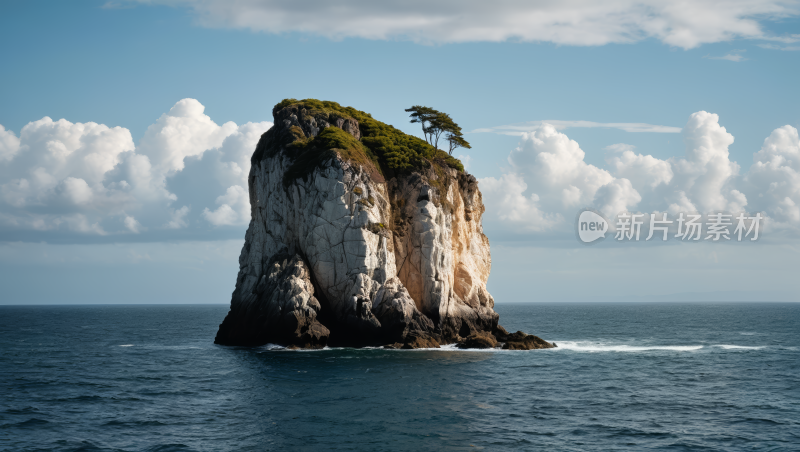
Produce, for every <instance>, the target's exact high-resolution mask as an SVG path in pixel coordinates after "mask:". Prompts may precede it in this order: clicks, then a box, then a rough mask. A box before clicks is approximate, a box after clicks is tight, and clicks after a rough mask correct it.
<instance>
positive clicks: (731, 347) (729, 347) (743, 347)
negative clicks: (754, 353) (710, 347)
mask: <svg viewBox="0 0 800 452" xmlns="http://www.w3.org/2000/svg"><path fill="white" fill-rule="evenodd" d="M714 347H720V348H724V349H725V350H761V349H762V348H766V347H764V346H760V347H750V346H746V345H725V344H722V345H715V346H714Z"/></svg>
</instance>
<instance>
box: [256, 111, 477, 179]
mask: <svg viewBox="0 0 800 452" xmlns="http://www.w3.org/2000/svg"><path fill="white" fill-rule="evenodd" d="M284 109H288V110H287V111H290V112H291V114H294V115H295V116H296V117H297V118H298V120H299V121H304V120H306V118H315V119H314V121H315V122H317V123H319V122H322V123H323V124H324V123H327V124H329V125H333V124H341V123H342V122H343V121H347V120H349V119H354V120H356V121H358V132H360V135H361V140H360V141H359V140H357V139H356V138H354V137H353V135H351V134H350V133H347V132H346V131H344V130H342V129H340V128H339V127H332V126H331V127H325V128H323V129H322V130H321V131H320V132H319V133H318V134H317V136H315V137H312V138H306V134H305V133H304V132H303V129H302V128H301V127H298V126H297V125H292V126H289V127H279V126H278V118H279V117H280V116H281V115H282V111H283V110H284ZM284 113H285V112H284ZM272 114H273V116H274V117H275V119H276V126H275V127H273V128H271V129H270V130H269V131H267V133H266V134H264V136H263V137H262V139H261V141H259V144H258V146H257V148H256V152H255V153H254V154H253V158H252V162H253V163H257V162H258V161H260V160H262V159H265V158H271V157H273V156H274V155H275V154H276V153H277V152H278V151H279V150H280V149H281V148H285V149H287V151H290V152H291V154H292V155H293V157H294V159H295V161H294V163H293V164H292V167H291V168H290V169H289V171H288V172H287V174H286V175H285V177H284V184H286V185H288V184H290V183H291V181H293V180H295V179H297V178H298V177H304V176H306V175H307V174H309V173H310V172H311V171H312V170H313V169H314V168H316V167H318V166H321V165H322V164H324V163H325V162H326V161H327V160H329V159H331V158H332V157H334V152H336V153H338V154H339V155H340V156H341V157H342V158H343V159H345V160H348V161H351V162H355V163H357V164H361V165H366V166H367V167H368V169H373V170H374V172H375V173H377V174H379V175H380V176H381V177H379V179H383V177H384V176H386V177H393V176H394V175H399V174H402V173H407V172H413V171H415V170H420V169H425V168H430V167H431V166H434V167H437V166H441V167H444V166H448V167H451V168H455V169H456V170H458V171H461V172H463V171H464V166H463V165H462V164H461V162H460V161H459V160H458V159H456V158H454V157H453V156H451V155H449V154H448V153H447V152H444V151H442V150H439V149H436V148H434V147H433V146H431V145H430V144H428V143H427V142H426V141H425V140H422V139H421V138H418V137H415V136H413V135H408V134H406V133H403V132H402V131H400V130H398V129H396V128H394V127H392V126H390V125H388V124H385V123H383V122H381V121H378V120H376V119H374V118H373V117H372V115H370V114H369V113H365V112H363V111H360V110H356V109H355V108H352V107H343V106H341V105H339V104H338V103H336V102H331V101H320V100H317V99H304V100H297V99H284V100H282V101H281V102H279V103H278V104H276V105H275V107H273V109H272ZM304 127H305V126H304ZM371 172H372V171H371Z"/></svg>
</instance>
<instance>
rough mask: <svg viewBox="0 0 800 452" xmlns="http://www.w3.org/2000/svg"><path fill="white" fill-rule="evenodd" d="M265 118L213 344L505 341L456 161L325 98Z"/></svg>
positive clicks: (467, 178)
mask: <svg viewBox="0 0 800 452" xmlns="http://www.w3.org/2000/svg"><path fill="white" fill-rule="evenodd" d="M273 115H274V119H275V123H274V126H273V127H272V128H271V129H270V130H269V131H268V132H266V133H265V134H264V135H263V136H262V137H261V140H260V142H259V144H258V146H257V147H256V150H255V153H254V154H253V158H252V166H251V169H250V175H249V181H248V182H249V189H250V205H251V214H252V219H251V222H250V226H249V227H248V229H247V233H246V235H245V244H244V247H243V248H242V252H241V255H240V257H239V275H238V277H237V280H236V289H235V290H234V292H233V296H232V300H231V309H230V312H229V313H228V315H227V317H226V318H225V320H224V321H223V323H222V324H221V325H220V329H219V332H218V333H217V337H216V341H215V342H217V343H219V344H227V345H261V344H265V343H277V344H284V345H293V346H298V347H312V348H314V347H317V348H318V347H322V346H325V345H326V344H327V345H353V346H364V345H386V344H391V345H390V346H393V347H400V346H404V347H406V348H417V347H436V346H438V345H439V344H442V343H452V342H464V341H465V340H466V339H467V338H468V337H472V338H473V339H474V340H473V342H471V343H476V342H475V340H477V339H476V338H478V337H479V336H480V335H481V334H490V335H492V336H493V337H494V338H495V339H497V338H498V337H500V338H503V337H504V335H506V336H507V335H508V333H507V332H505V330H503V329H502V327H498V323H497V322H498V315H497V313H495V312H494V309H493V307H494V300H493V299H492V296H491V295H490V294H489V292H488V291H487V290H486V280H487V279H488V277H489V271H490V269H491V257H490V253H489V241H488V239H487V238H486V236H485V235H484V234H483V230H482V227H481V215H482V214H483V212H484V206H483V203H482V200H481V193H480V190H478V183H477V181H476V179H475V178H474V177H473V176H471V175H469V174H467V173H466V172H465V171H463V167H461V165H460V163H459V162H458V161H457V160H455V159H453V158H452V157H449V156H448V155H447V153H444V152H442V151H438V150H436V149H434V148H432V147H431V146H429V145H428V144H427V143H425V142H424V141H422V140H420V139H418V138H416V137H411V136H408V135H405V134H403V133H402V132H400V131H398V130H397V129H394V128H392V127H391V126H387V125H385V124H383V123H380V122H378V121H376V120H374V119H372V117H371V116H369V115H368V114H366V113H363V112H360V111H358V110H354V109H352V108H349V107H348V108H344V107H340V106H339V105H338V104H335V103H333V102H320V101H315V100H304V101H295V100H293V99H291V100H286V101H284V102H282V103H280V104H278V105H277V106H276V107H275V109H274V110H273ZM519 334H522V335H523V336H525V335H524V333H519ZM530 337H533V336H530ZM478 339H479V338H478ZM536 339H538V338H536ZM540 341H541V340H540ZM478 342H480V340H478ZM521 343H522V342H521ZM531 344H533V342H531ZM543 344H548V343H546V342H544V341H541V343H540V344H539V345H540V346H531V347H523V348H542V347H544V345H543ZM548 346H549V344H548Z"/></svg>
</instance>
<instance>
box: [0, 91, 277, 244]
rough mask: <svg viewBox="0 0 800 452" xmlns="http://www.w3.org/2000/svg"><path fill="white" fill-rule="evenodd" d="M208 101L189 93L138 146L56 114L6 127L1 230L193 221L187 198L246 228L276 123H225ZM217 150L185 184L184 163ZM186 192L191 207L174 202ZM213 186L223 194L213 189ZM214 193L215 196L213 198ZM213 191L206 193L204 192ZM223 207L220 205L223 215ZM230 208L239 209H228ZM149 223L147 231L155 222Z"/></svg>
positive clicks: (122, 134)
mask: <svg viewBox="0 0 800 452" xmlns="http://www.w3.org/2000/svg"><path fill="white" fill-rule="evenodd" d="M204 109H205V107H203V105H202V104H200V102H198V101H196V100H194V99H183V100H181V101H179V102H177V103H176V104H175V105H174V106H173V107H172V108H171V109H170V110H169V112H168V113H165V114H163V115H162V116H161V117H160V118H159V119H158V120H157V121H156V123H155V124H153V125H151V126H150V127H148V129H147V131H146V132H145V134H144V137H143V138H142V139H141V140H140V142H139V144H138V146H135V145H134V142H133V139H132V137H131V134H130V132H129V131H128V129H125V128H122V127H108V126H106V125H103V124H97V123H93V122H88V123H72V122H69V121H67V120H66V119H60V120H58V121H53V120H52V119H51V118H49V117H45V118H42V119H40V120H38V121H33V122H31V123H28V124H27V125H25V126H24V127H23V128H22V131H21V133H20V136H19V138H16V136H15V135H14V134H13V132H11V131H6V130H5V128H2V126H0V229H2V228H5V229H11V230H23V231H24V230H37V231H48V230H49V231H65V232H68V231H72V232H80V233H84V234H98V235H106V234H118V233H126V232H127V233H130V232H133V233H136V234H139V233H142V232H144V231H157V230H159V229H161V230H168V229H180V228H184V227H187V226H188V225H189V219H188V218H187V216H188V215H189V212H190V209H189V207H188V204H190V203H199V204H200V205H203V204H205V205H213V200H214V199H215V197H218V195H219V193H226V194H225V195H223V196H222V197H219V198H220V199H223V201H221V202H218V203H217V204H218V205H220V204H221V205H220V207H219V208H218V209H217V212H215V214H214V215H211V217H210V218H213V220H214V221H212V223H213V224H215V225H222V224H230V225H240V224H243V223H244V224H246V223H247V221H246V220H245V219H244V217H245V216H247V220H249V214H250V212H249V208H248V209H243V208H242V205H243V204H242V203H243V201H242V199H240V198H241V197H242V196H241V195H242V193H243V194H244V202H245V203H246V201H247V199H246V198H247V189H246V187H247V174H248V172H249V170H250V155H251V154H252V152H253V150H254V149H255V146H256V143H257V142H258V139H259V138H260V136H261V134H262V133H264V132H265V131H266V130H267V129H269V127H271V126H272V124H271V123H269V122H260V123H247V124H245V125H243V126H241V127H239V126H237V125H236V124H234V123H232V122H228V123H225V124H223V125H221V126H220V125H218V124H216V123H215V122H214V121H212V120H211V118H210V117H209V116H207V115H205V114H204ZM208 153H210V155H212V157H211V159H210V161H209V165H206V166H195V167H193V172H192V173H191V174H187V175H185V176H186V177H184V179H183V182H182V183H185V182H186V181H195V180H196V181H198V182H197V183H196V185H198V186H200V187H202V189H203V190H202V193H195V192H196V191H197V190H186V189H183V190H182V185H181V183H175V178H176V175H177V174H179V173H181V172H183V171H184V169H185V168H186V162H187V161H188V160H191V159H194V160H196V161H201V160H202V159H203V157H204V155H205V154H208ZM174 192H181V193H183V194H182V196H183V198H182V201H183V203H184V204H185V205H183V207H180V208H175V207H173V206H172V204H173V203H175V202H176V201H178V195H177V194H176V193H174ZM214 192H215V193H214ZM211 193H213V196H212V197H208V196H209V195H211ZM204 196H205V197H204ZM220 209H222V210H221V211H220ZM226 209H231V210H232V211H233V212H232V213H229V214H227V215H223V212H224V211H225V210H226ZM148 226H149V227H148Z"/></svg>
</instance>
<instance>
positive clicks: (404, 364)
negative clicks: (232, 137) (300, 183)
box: [0, 303, 800, 452]
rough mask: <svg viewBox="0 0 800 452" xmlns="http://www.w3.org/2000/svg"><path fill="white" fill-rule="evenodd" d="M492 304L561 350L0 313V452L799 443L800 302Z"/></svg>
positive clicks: (178, 310) (505, 321) (67, 309)
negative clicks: (296, 342)
mask: <svg viewBox="0 0 800 452" xmlns="http://www.w3.org/2000/svg"><path fill="white" fill-rule="evenodd" d="M496 310H497V311H498V312H499V314H500V323H501V324H502V325H504V326H505V327H506V328H507V329H508V330H510V331H516V330H523V331H525V332H528V333H532V334H536V335H538V336H541V337H542V338H544V339H547V340H550V341H555V342H556V343H557V344H558V348H556V349H552V350H532V351H499V350H498V351H480V350H458V349H453V348H445V349H440V350H383V349H325V350H319V351H288V350H280V349H277V348H275V347H270V346H265V347H259V348H236V347H223V346H217V345H214V344H213V343H212V342H213V339H214V334H215V333H216V329H217V326H218V324H219V323H220V322H221V321H222V319H223V317H224V316H225V314H226V312H227V306H223V305H197V306H188V305H180V306H156V305H149V306H148V305H142V306H113V305H108V306H30V307H19V306H0V450H2V451H148V452H167V451H174V452H179V451H180V452H184V451H186V452H188V451H265V450H275V451H294V450H297V451H328V450H353V451H381V450H386V451H396V450H399V451H420V450H431V451H439V450H445V451H449V450H457V451H472V450H487V451H505V450H509V451H510V450H514V451H516V450H546V451H562V450H563V451H584V450H602V451H613V450H636V451H639V450H692V451H694V450H705V451H730V450H769V451H784V450H785V451H796V450H800V335H798V332H800V303H798V304H790V303H785V304H780V303H774V304H769V303H758V304H756V303H727V304H725V303H696V304H692V303H618V304H608V303H607V304H572V303H562V304H556V303H552V304H549V303H529V304H498V305H497V306H496Z"/></svg>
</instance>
